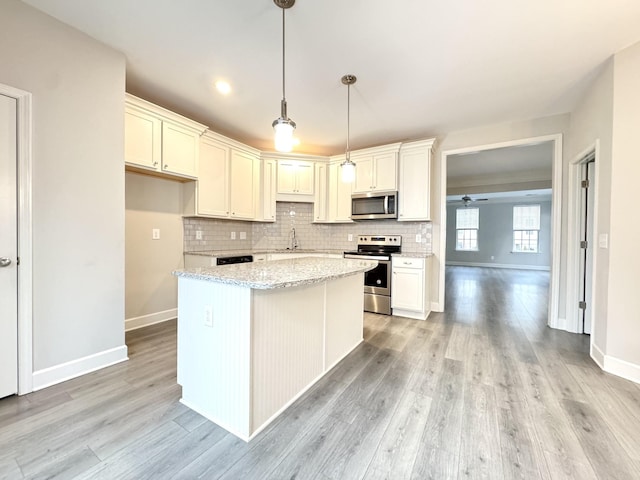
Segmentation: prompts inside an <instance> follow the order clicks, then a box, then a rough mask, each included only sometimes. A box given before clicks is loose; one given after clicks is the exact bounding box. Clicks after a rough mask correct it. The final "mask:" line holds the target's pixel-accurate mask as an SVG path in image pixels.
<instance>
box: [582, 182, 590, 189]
mask: <svg viewBox="0 0 640 480" xmlns="http://www.w3.org/2000/svg"><path fill="white" fill-rule="evenodd" d="M581 185H582V188H589V180H582V183H581Z"/></svg>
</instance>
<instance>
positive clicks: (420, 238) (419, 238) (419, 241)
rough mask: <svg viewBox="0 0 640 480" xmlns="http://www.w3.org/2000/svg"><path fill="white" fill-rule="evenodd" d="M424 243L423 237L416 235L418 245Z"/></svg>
mask: <svg viewBox="0 0 640 480" xmlns="http://www.w3.org/2000/svg"><path fill="white" fill-rule="evenodd" d="M421 242H422V237H421V236H420V234H419V233H417V234H416V243H421Z"/></svg>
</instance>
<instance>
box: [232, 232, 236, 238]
mask: <svg viewBox="0 0 640 480" xmlns="http://www.w3.org/2000/svg"><path fill="white" fill-rule="evenodd" d="M235 239H236V232H231V240H235Z"/></svg>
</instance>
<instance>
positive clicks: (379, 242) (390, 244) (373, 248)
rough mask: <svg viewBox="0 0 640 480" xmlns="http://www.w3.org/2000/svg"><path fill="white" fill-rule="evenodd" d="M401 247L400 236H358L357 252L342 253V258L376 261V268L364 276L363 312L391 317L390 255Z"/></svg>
mask: <svg viewBox="0 0 640 480" xmlns="http://www.w3.org/2000/svg"><path fill="white" fill-rule="evenodd" d="M401 247H402V237H401V236H400V235H359V236H358V250H357V251H355V252H344V258H362V257H366V258H367V259H371V260H378V266H377V267H376V268H374V269H373V270H369V271H368V272H365V274H364V310H365V312H373V313H383V314H385V315H391V254H392V253H399V252H400V251H401Z"/></svg>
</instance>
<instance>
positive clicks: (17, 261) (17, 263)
mask: <svg viewBox="0 0 640 480" xmlns="http://www.w3.org/2000/svg"><path fill="white" fill-rule="evenodd" d="M16 265H20V257H18V258H16Z"/></svg>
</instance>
